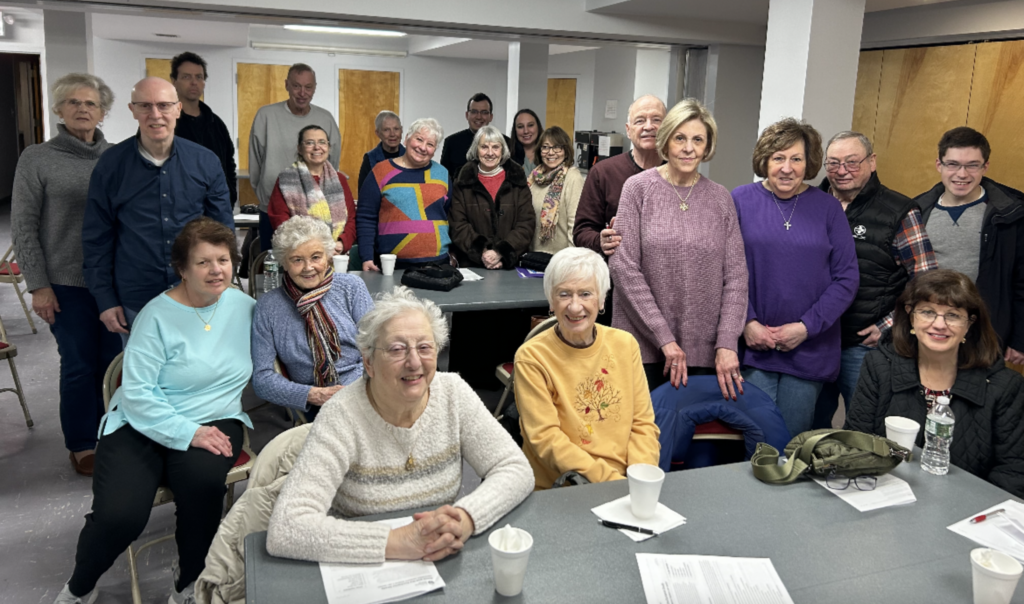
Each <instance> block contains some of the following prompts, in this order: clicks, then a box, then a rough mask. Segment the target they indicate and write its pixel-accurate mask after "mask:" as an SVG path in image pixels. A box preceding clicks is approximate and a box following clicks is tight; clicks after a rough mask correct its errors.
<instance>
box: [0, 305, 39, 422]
mask: <svg viewBox="0 0 1024 604" xmlns="http://www.w3.org/2000/svg"><path fill="white" fill-rule="evenodd" d="M0 325H2V324H0ZM0 329H2V328H0ZM16 356H18V347H17V346H15V345H14V344H11V343H10V342H8V341H7V333H6V332H4V333H3V339H2V340H0V360H3V359H7V364H8V365H10V366H11V377H13V378H14V388H0V392H13V393H15V394H17V395H18V402H20V403H21V410H22V411H23V412H24V413H25V425H27V426H28V427H29V428H31V427H32V426H33V425H35V424H34V423H33V421H32V415H30V414H29V412H28V405H27V404H25V391H24V390H22V388H21V380H20V379H19V378H18V368H17V367H16V366H15V365H14V357H16Z"/></svg>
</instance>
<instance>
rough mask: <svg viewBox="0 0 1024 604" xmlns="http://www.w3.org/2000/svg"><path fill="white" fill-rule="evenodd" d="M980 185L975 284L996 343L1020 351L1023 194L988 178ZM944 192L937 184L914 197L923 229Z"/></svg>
mask: <svg viewBox="0 0 1024 604" xmlns="http://www.w3.org/2000/svg"><path fill="white" fill-rule="evenodd" d="M981 186H982V187H984V189H985V195H987V196H988V203H987V207H986V209H985V222H984V225H983V226H982V228H981V241H980V242H979V245H980V246H981V253H980V255H979V257H980V260H979V262H978V279H977V280H976V281H975V284H976V285H977V286H978V291H979V292H981V297H982V298H983V299H984V300H985V304H986V305H987V306H988V311H989V314H990V315H991V318H992V327H993V328H995V330H996V335H998V336H999V342H1000V344H1001V345H1002V346H1003V348H1006V347H1007V346H1009V347H1010V348H1013V349H1014V350H1018V351H1024V193H1021V192H1020V191H1017V190H1016V189H1011V188H1010V187H1007V186H1004V185H1001V184H999V183H997V182H996V181H994V180H992V179H990V178H983V179H982V181H981ZM944 191H945V188H944V187H943V185H942V183H941V182H940V183H939V184H937V185H935V186H934V187H932V188H931V190H930V191H928V192H927V193H923V194H921V195H918V196H917V197H916V198H914V201H916V202H917V204H918V205H919V206H921V215H922V218H923V220H924V223H925V230H927V228H928V217H929V215H930V214H931V212H932V208H934V207H935V204H936V203H937V202H938V200H939V197H940V196H941V195H942V193H943V192H944ZM939 268H942V267H941V266H940V267H939Z"/></svg>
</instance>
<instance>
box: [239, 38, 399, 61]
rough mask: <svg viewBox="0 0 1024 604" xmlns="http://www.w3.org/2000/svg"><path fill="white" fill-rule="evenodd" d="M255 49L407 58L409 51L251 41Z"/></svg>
mask: <svg viewBox="0 0 1024 604" xmlns="http://www.w3.org/2000/svg"><path fill="white" fill-rule="evenodd" d="M249 46H251V47H252V48H253V49H255V50H296V51H299V52H325V53H327V54H339V55H366V56H371V57H397V58H400V59H401V58H405V57H407V56H409V53H407V52H405V51H404V50H373V49H370V48H339V47H337V46H306V45H304V44H279V43H277V42H250V43H249Z"/></svg>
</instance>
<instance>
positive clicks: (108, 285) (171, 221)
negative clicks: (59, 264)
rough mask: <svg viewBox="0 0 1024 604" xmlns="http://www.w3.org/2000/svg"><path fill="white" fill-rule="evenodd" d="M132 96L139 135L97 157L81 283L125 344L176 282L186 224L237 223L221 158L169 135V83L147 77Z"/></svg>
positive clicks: (172, 110)
mask: <svg viewBox="0 0 1024 604" xmlns="http://www.w3.org/2000/svg"><path fill="white" fill-rule="evenodd" d="M131 98H132V100H131V102H130V103H128V107H129V109H131V112H132V115H133V116H134V117H135V119H136V120H137V121H138V122H139V132H138V134H136V135H135V136H134V137H132V138H129V139H127V140H125V141H122V142H120V143H118V144H117V145H115V146H113V147H111V148H110V149H109V150H108V151H107V152H106V153H104V154H103V155H101V156H100V159H99V162H97V164H96V167H95V168H94V169H93V172H92V177H91V179H90V181H89V199H88V202H87V204H88V205H87V207H86V210H85V222H84V224H83V226H82V252H83V255H84V262H83V269H84V273H85V283H86V285H87V286H88V287H89V292H90V293H91V294H92V295H93V297H94V298H96V304H97V306H98V307H99V310H100V320H101V321H102V322H103V324H104V325H106V326H107V329H108V330H110V331H111V332H113V333H118V334H121V338H122V339H123V340H124V341H126V342H127V339H128V328H129V327H130V326H131V323H132V321H133V320H134V319H135V315H137V314H138V313H139V311H140V310H142V307H143V306H145V305H146V303H147V302H149V301H150V300H152V299H153V298H155V297H156V296H158V295H160V293H162V292H164V291H166V290H167V289H169V288H170V287H171V286H173V285H174V284H175V283H177V282H178V281H179V280H180V279H179V277H178V274H177V272H175V270H174V268H172V267H171V245H172V244H173V243H174V240H175V238H177V237H178V233H180V232H181V229H182V228H184V226H185V224H186V223H188V222H189V221H190V220H193V219H195V218H199V217H200V216H209V217H210V218H213V219H214V220H216V221H218V222H221V223H223V224H224V225H226V226H228V227H229V228H232V229H233V228H234V226H235V224H234V218H233V216H232V214H231V201H230V200H229V198H228V195H229V193H228V186H227V182H226V181H225V180H224V170H223V168H221V164H220V160H218V159H217V156H216V155H214V154H213V152H212V151H210V150H209V149H207V148H205V147H203V146H201V145H197V144H196V143H193V142H192V141H188V140H184V139H175V136H174V127H175V123H176V122H177V120H178V116H179V114H180V112H181V103H179V102H178V94H177V92H176V91H175V89H174V86H172V85H171V84H170V83H169V82H167V81H166V80H163V79H161V78H157V77H151V78H146V79H144V80H142V81H140V82H139V83H138V84H136V85H135V87H134V88H132V97H131Z"/></svg>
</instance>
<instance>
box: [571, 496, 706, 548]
mask: <svg viewBox="0 0 1024 604" xmlns="http://www.w3.org/2000/svg"><path fill="white" fill-rule="evenodd" d="M590 511H591V512H594V514H596V515H597V517H598V518H600V519H601V520H609V521H611V522H618V523H619V524H628V525H629V526H635V527H639V528H645V529H651V530H652V531H654V532H655V533H656V534H657V535H660V534H662V533H664V532H665V531H670V530H672V529H674V528H676V527H677V526H679V525H681V524H686V518H683V517H682V516H680V515H679V514H677V513H676V512H674V511H672V510H670V509H669V508H667V507H665V506H664V505H663V504H661V503H659V504H658V509H656V510H655V511H654V516H652V517H651V518H648V519H646V520H641V519H639V518H637V517H636V516H634V515H633V509H632V508H631V507H630V506H629V495H626V496H625V497H620V498H619V499H616V500H614V501H609V502H608V503H605V504H602V505H599V506H597V507H596V508H593V509H592V510H590ZM619 532H620V533H622V534H623V535H625V536H627V537H629V538H630V539H632V540H633V541H646V540H648V539H650V538H651V537H654V536H655V535H645V534H643V533H638V532H636V531H628V530H626V529H619Z"/></svg>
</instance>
